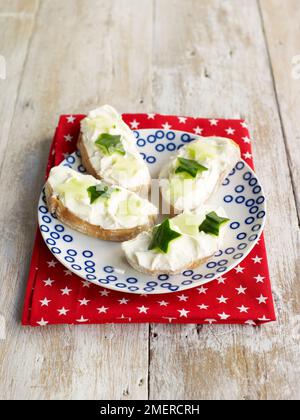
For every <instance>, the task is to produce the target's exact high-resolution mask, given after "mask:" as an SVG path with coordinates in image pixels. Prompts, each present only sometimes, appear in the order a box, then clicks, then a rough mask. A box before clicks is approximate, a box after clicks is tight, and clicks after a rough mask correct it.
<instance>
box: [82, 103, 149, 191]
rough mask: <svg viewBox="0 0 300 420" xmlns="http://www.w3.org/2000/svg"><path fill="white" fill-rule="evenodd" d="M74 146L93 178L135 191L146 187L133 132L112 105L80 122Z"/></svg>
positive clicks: (145, 173)
mask: <svg viewBox="0 0 300 420" xmlns="http://www.w3.org/2000/svg"><path fill="white" fill-rule="evenodd" d="M77 147H78V149H79V151H80V153H81V159H82V163H83V165H84V166H85V168H86V170H87V171H88V173H89V174H90V175H93V176H94V177H95V178H97V179H101V180H103V181H104V182H106V183H107V184H109V185H120V186H121V187H123V188H126V189H129V190H131V191H135V192H139V191H142V190H143V189H148V188H149V185H150V181H151V177H150V173H149V169H148V167H147V165H146V163H145V162H144V160H143V158H142V157H141V155H140V153H139V152H138V150H137V147H136V141H135V136H134V133H133V132H132V131H131V129H130V128H129V127H128V125H127V124H125V122H124V121H123V120H122V117H121V115H119V114H118V113H117V111H116V110H115V109H114V108H112V107H111V106H109V105H104V106H102V107H100V108H97V109H95V110H93V111H91V112H89V114H88V115H87V117H86V118H84V119H83V120H82V121H81V131H80V135H79V138H78V142H77Z"/></svg>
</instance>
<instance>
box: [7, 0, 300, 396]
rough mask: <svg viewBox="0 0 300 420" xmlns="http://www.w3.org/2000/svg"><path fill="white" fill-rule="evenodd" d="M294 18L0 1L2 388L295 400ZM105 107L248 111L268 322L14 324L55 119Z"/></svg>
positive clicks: (268, 11) (201, 7)
mask: <svg viewBox="0 0 300 420" xmlns="http://www.w3.org/2000/svg"><path fill="white" fill-rule="evenodd" d="M299 22H300V1H299V0H258V1H255V0H64V1H61V0H41V1H38V0H13V1H12V0H0V34H1V36H0V54H1V55H2V56H4V57H5V60H6V66H7V67H6V72H7V75H6V79H5V80H2V79H0V136H1V137H0V140H1V141H0V177H1V178H0V188H1V194H0V197H1V201H0V218H1V247H0V279H1V286H0V288H1V294H0V313H1V314H2V315H3V316H4V317H5V321H6V340H1V341H0V378H1V379H0V398H5V399H7V398H9V399H18V398H24V399H54V398H58V399H64V398H68V399H81V398H84V399H105V398H107V399H125V400H126V399H127V400H131V399H147V398H150V399H164V398H166V399H251V400H253V399H298V398H299V397H300V369H299V357H300V350H299V341H300V340H299V339H300V286H299V283H298V282H299V280H300V278H299V276H300V274H299V271H300V270H299V206H300V187H299V180H300V165H299V162H300V159H299V158H300V124H299V117H300V115H299V112H300V66H299V63H300V57H299V55H300V26H299ZM2 61H3V59H2ZM297 63H298V65H297ZM0 74H1V73H0ZM3 76H4V75H3V74H2V77H3ZM104 103H110V104H113V105H114V106H116V107H117V109H119V110H120V111H127V112H133V111H145V112H151V111H155V112H162V113H174V114H180V115H194V116H203V117H206V116H207V117H208V116H216V117H242V118H245V119H246V120H247V121H248V123H249V126H250V128H251V132H252V137H253V147H254V157H255V161H256V168H257V173H258V175H259V177H260V178H261V181H262V183H263V185H264V187H265V192H266V194H267V196H268V208H269V217H268V221H267V226H266V229H265V236H266V241H267V247H268V253H269V261H270V271H271V276H272V282H273V290H274V298H275V302H276V309H277V314H278V322H277V323H274V324H272V325H271V324H270V325H267V326H262V327H261V328H256V329H253V328H249V327H246V328H245V327H238V326H204V327H197V326H196V325H181V326H176V325H145V324H144V325H123V326H122V325H114V326H112V325H96V326H90V327H86V326H76V327H72V326H65V327H62V326H57V327H55V326H54V327H49V328H45V329H31V328H22V327H21V325H20V316H21V310H22V304H23V298H24V290H25V285H26V277H27V273H28V267H29V261H30V255H31V249H32V244H33V239H34V232H35V229H36V204H37V200H38V195H39V193H40V189H41V186H42V184H43V174H44V170H45V164H46V160H47V154H48V150H49V145H50V140H51V136H52V134H53V130H54V128H55V125H56V122H57V120H58V116H59V115H60V114H61V113H76V112H78V113H79V112H86V111H88V110H89V109H91V108H93V107H96V106H98V105H101V104H104Z"/></svg>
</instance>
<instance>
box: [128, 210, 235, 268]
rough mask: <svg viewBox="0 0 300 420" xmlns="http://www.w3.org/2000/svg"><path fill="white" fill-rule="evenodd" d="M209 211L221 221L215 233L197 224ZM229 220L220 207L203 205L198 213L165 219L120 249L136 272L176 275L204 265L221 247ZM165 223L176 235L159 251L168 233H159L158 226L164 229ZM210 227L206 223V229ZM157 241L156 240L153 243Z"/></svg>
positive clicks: (209, 213) (201, 223)
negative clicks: (165, 247)
mask: <svg viewBox="0 0 300 420" xmlns="http://www.w3.org/2000/svg"><path fill="white" fill-rule="evenodd" d="M212 213H214V214H215V215H217V216H218V219H219V220H220V221H221V220H222V223H221V222H220V225H219V227H218V229H219V231H218V235H216V234H215V233H214V234H212V233H209V230H207V225H206V228H203V229H202V230H200V226H201V227H202V226H204V225H203V222H204V221H205V220H206V218H207V217H209V215H211V214H212ZM228 221H229V219H227V218H226V213H225V211H224V209H223V208H221V207H218V208H216V207H211V206H209V207H208V206H204V207H202V208H201V209H197V212H193V213H192V212H186V213H182V214H180V215H178V216H175V217H174V218H172V219H166V220H165V221H164V222H163V223H162V224H161V225H158V226H156V227H155V228H154V229H153V228H152V229H150V230H148V231H147V232H142V233H141V234H139V235H138V236H137V237H136V238H134V239H132V240H130V241H127V242H124V243H123V244H122V249H123V251H124V253H125V256H126V259H127V261H128V263H129V264H130V265H131V266H132V267H133V268H134V269H135V270H137V271H140V272H142V273H144V274H149V275H151V276H157V275H159V274H168V275H176V274H179V273H182V272H183V271H185V270H188V269H194V268H196V267H198V266H200V265H202V264H205V262H207V261H208V260H209V259H210V258H211V257H212V256H213V255H214V254H215V253H216V252H217V251H218V250H219V249H220V248H221V246H222V242H223V240H224V235H225V232H226V224H227V222H228ZM166 222H168V223H169V227H168V229H169V228H171V230H172V234H173V235H174V232H175V237H174V236H173V239H171V240H169V243H168V245H167V249H164V250H162V248H159V246H160V245H161V244H163V245H165V244H164V240H165V239H167V238H168V237H169V238H170V236H168V235H169V233H167V234H166V232H165V231H163V230H160V231H159V232H158V229H163V228H162V226H163V224H164V223H166ZM210 223H212V222H210ZM210 226H211V225H208V229H209V228H210ZM213 226H214V225H213ZM168 232H169V231H168ZM178 233H179V235H177V234H178ZM155 235H156V239H155ZM176 236H177V237H176ZM156 240H158V242H155V241H156ZM159 241H160V245H159Z"/></svg>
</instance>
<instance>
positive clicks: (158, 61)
mask: <svg viewBox="0 0 300 420" xmlns="http://www.w3.org/2000/svg"><path fill="white" fill-rule="evenodd" d="M266 3H267V2H266ZM154 17H155V20H154V34H155V37H154V44H153V48H154V73H153V74H154V85H153V86H154V87H153V104H154V106H153V108H154V109H155V110H157V111H163V112H168V113H169V112H170V113H174V114H180V115H195V116H199V115H201V116H207V117H208V116H217V117H235V116H237V117H244V118H246V119H247V121H248V122H249V126H250V129H251V132H252V135H253V139H254V140H253V148H254V158H255V162H256V168H257V173H258V175H259V177H260V179H261V181H262V183H263V185H264V187H265V192H266V194H267V197H268V203H269V204H268V206H269V209H270V210H269V219H268V222H267V226H266V229H265V235H266V240H267V246H268V249H269V262H270V271H271V278H272V281H273V290H274V297H275V300H276V307H277V312H278V322H277V323H275V324H272V325H267V326H263V327H261V328H257V329H251V328H248V327H246V328H245V327H238V326H219V327H216V326H213V327H209V326H204V327H201V328H198V327H196V326H194V325H186V326H173V325H165V326H160V325H152V327H151V330H152V334H151V347H150V350H151V352H150V398H151V399H162V398H167V399H197V398H202V399H293V398H295V399H298V398H299V396H300V393H299V392H300V391H299V389H300V387H299V339H300V331H299V328H298V323H299V303H300V291H299V286H298V280H297V273H299V264H298V250H299V229H298V223H297V214H296V208H295V202H294V198H293V191H292V186H291V178H290V173H289V167H288V160H287V156H286V151H285V144H284V139H283V134H282V130H281V124H280V117H279V113H278V108H277V101H276V96H275V92H274V88H273V80H272V74H271V71H270V67H269V60H268V52H267V49H266V44H265V39H264V34H263V28H262V26H261V19H260V13H259V9H258V7H257V3H256V2H255V1H249V0H232V1H228V2H225V1H222V0H209V1H205V2H200V1H197V0H186V1H184V2H182V1H180V0H162V1H159V2H156V8H155V11H154ZM287 25H288V23H287ZM283 227H286V228H283Z"/></svg>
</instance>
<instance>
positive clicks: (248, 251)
mask: <svg viewBox="0 0 300 420" xmlns="http://www.w3.org/2000/svg"><path fill="white" fill-rule="evenodd" d="M153 130H160V129H158V128H142V129H140V130H134V131H136V132H140V131H153ZM161 131H164V132H168V131H173V132H178V133H189V134H193V133H191V132H189V131H184V130H164V129H161ZM196 137H211V136H196ZM217 137H220V136H217ZM233 141H234V140H233ZM73 155H74V157H77V158H80V157H79V156H78V151H77V150H76V151H74V152H73V153H71V154H70V155H69V156H68V157H70V156H73ZM239 161H242V162H243V163H244V164H245V166H246V167H247V170H248V171H250V172H251V174H252V175H254V176H255V178H256V179H257V180H258V183H259V185H260V187H261V195H262V196H263V197H264V202H263V203H262V204H263V206H264V208H263V210H264V211H265V216H264V218H263V219H262V222H261V228H260V231H259V234H258V235H257V238H256V239H255V241H253V242H252V243H251V244H250V246H249V248H248V249H247V251H246V252H245V253H244V255H243V258H242V259H241V260H239V261H237V263H236V264H234V263H233V264H232V265H230V266H228V268H227V270H225V271H224V272H222V273H220V274H219V275H217V276H216V277H214V278H213V279H200V280H199V281H198V283H197V281H196V282H194V283H192V284H189V285H184V286H183V287H182V288H181V289H180V290H174V291H173V290H169V289H168V290H163V291H160V289H158V290H154V291H152V292H145V291H128V290H126V291H125V290H122V289H116V288H114V287H113V286H111V285H110V284H99V283H98V282H96V280H89V279H87V278H86V277H85V276H84V275H81V274H80V273H79V272H78V271H76V270H74V269H72V267H70V266H67V265H66V262H65V261H64V259H63V258H62V257H60V256H59V254H54V253H53V252H52V251H51V248H50V246H49V245H48V244H47V242H46V238H45V236H44V234H45V232H43V231H42V230H41V228H40V226H41V222H42V221H41V217H42V216H41V215H40V212H39V206H40V202H41V201H43V195H44V188H45V184H44V185H43V187H42V190H41V193H40V195H39V199H38V205H37V213H38V228H39V231H40V233H41V235H42V238H43V240H44V242H45V245H46V246H47V248H48V249H49V251H50V252H51V254H52V255H53V256H54V257H55V258H56V259H57V260H58V261H59V262H60V263H61V264H62V265H63V266H64V267H65V268H66V269H68V270H70V271H71V272H72V273H73V274H75V275H76V276H78V277H80V278H81V279H83V280H85V281H88V282H90V283H91V284H94V285H96V286H99V287H103V288H105V289H109V290H112V291H115V292H120V293H125V294H126V293H127V294H134V295H163V294H170V293H180V292H184V291H186V290H190V289H193V288H196V287H201V286H203V285H205V284H208V283H211V282H213V281H216V280H218V278H219V277H222V276H223V275H225V274H226V273H228V272H229V271H231V270H233V269H234V267H236V266H238V265H239V264H241V263H242V261H244V259H245V258H247V256H248V255H249V254H250V252H251V251H252V250H253V248H254V247H255V245H256V244H257V242H258V241H259V240H260V237H261V235H262V233H263V231H264V228H265V223H266V218H267V198H266V195H265V192H264V188H263V186H262V184H261V182H260V179H259V177H258V176H257V174H256V173H255V172H254V170H253V169H252V168H251V167H250V166H249V164H248V163H247V162H246V161H245V160H244V159H243V158H242V157H241V158H240V160H239ZM64 163H68V162H67V158H65V159H64V160H62V161H61V162H60V163H59V164H58V165H56V166H60V165H63V164H64ZM48 212H49V209H48ZM49 213H50V212H49ZM61 223H62V222H61ZM62 224H63V223H62ZM68 229H71V230H74V229H72V228H70V227H69V226H68ZM74 232H77V231H76V230H74ZM137 273H138V271H137ZM149 277H150V276H149Z"/></svg>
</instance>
